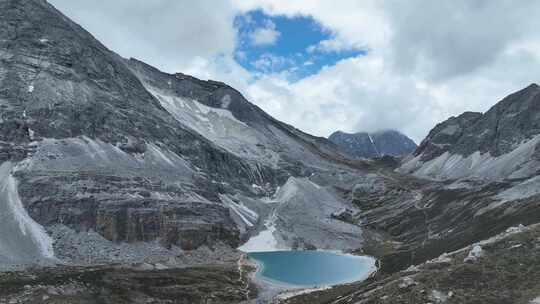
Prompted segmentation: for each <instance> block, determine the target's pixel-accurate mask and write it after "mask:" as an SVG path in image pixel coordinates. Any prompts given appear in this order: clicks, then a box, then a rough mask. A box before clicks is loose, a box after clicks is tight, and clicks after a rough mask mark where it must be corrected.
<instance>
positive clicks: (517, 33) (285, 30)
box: [49, 0, 540, 142]
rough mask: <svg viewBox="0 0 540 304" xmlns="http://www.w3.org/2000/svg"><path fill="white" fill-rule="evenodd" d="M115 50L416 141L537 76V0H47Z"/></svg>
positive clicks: (298, 112)
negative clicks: (431, 130)
mask: <svg viewBox="0 0 540 304" xmlns="http://www.w3.org/2000/svg"><path fill="white" fill-rule="evenodd" d="M49 1H50V2H51V3H52V4H53V5H55V6H56V7H57V8H58V9H60V10H61V11H62V12H64V13H65V14H66V15H68V16H69V17H71V18H72V19H74V20H75V21H76V22H78V23H80V24H81V25H82V26H83V27H85V28H86V29H87V30H88V31H90V32H91V33H92V34H93V35H94V36H96V37H97V38H98V39H99V40H101V41H102V42H103V43H104V44H105V45H106V46H108V47H109V48H110V49H112V50H114V51H116V52H118V53H119V54H120V55H122V56H124V57H134V58H138V59H140V60H143V61H145V62H147V63H150V64H152V65H154V66H156V67H158V68H160V69H162V70H164V71H166V72H183V73H187V74H192V75H194V76H197V77H199V78H203V79H215V80H221V81H224V82H227V83H229V84H230V85H232V86H234V87H235V88H237V89H238V90H240V91H241V92H242V93H243V94H244V95H245V96H246V97H247V98H248V99H249V100H250V101H252V102H254V103H256V104H257V105H259V106H260V107H262V108H263V109H264V110H266V111H267V112H269V113H270V114H271V115H273V116H275V117H277V118H278V119H280V120H283V121H285V122H287V123H290V124H292V125H294V126H296V127H298V128H300V129H302V130H304V131H307V132H309V133H312V134H315V135H320V136H328V135H329V134H330V133H332V132H333V131H335V130H343V131H346V132H356V131H375V130H380V129H388V128H393V129H397V130H400V131H402V132H404V133H405V134H407V135H409V136H411V137H412V138H413V139H414V140H415V141H417V142H419V141H421V140H422V139H423V137H424V136H425V135H426V134H427V132H428V131H429V130H430V129H431V128H432V127H433V126H434V125H435V124H436V123H438V122H440V121H442V120H444V119H446V118H448V117H449V116H452V115H458V114H460V113H462V112H463V111H482V112H483V111H486V110H487V109H489V108H490V107H491V106H492V105H493V104H494V103H496V102H497V101H498V100H500V99H501V98H503V97H504V96H506V95H508V94H509V93H512V92H513V91H516V90H519V89H521V88H524V87H526V86H527V85H529V84H530V83H532V82H540V31H538V28H540V18H537V16H539V15H540V1H535V0H530V1H529V0H521V1H511V0H506V1H505V0H493V1H489V0H476V1H469V0H448V1H445V0H443V1H431V0H408V1H398V0H385V1H377V0H373V1H370V0H363V1H358V0H340V1H335V0H319V1H315V0H199V1H191V0H115V1H109V0H94V1H73V0H49Z"/></svg>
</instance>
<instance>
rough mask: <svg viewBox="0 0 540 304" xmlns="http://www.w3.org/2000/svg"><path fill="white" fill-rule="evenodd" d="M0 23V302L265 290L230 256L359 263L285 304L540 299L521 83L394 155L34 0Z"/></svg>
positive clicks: (529, 140) (534, 183) (527, 95)
mask: <svg viewBox="0 0 540 304" xmlns="http://www.w3.org/2000/svg"><path fill="white" fill-rule="evenodd" d="M0 28H1V29H2V30H1V31H0V130H1V132H0V303H10V304H11V303H242V302H245V303H268V302H271V301H272V297H274V295H275V294H276V293H279V292H280V291H279V290H270V291H269V290H268V288H270V289H271V288H272V287H271V286H270V287H269V286H264V285H260V284H256V283H257V282H255V281H254V280H253V271H254V268H253V267H252V266H251V265H250V264H249V262H248V261H246V259H245V256H244V254H243V253H242V252H241V251H239V250H238V249H240V250H242V251H244V252H250V251H271V250H276V249H284V250H287V249H326V250H334V251H342V252H350V253H356V254H369V255H372V256H375V257H377V258H378V259H379V262H378V265H379V271H378V272H377V273H376V274H374V275H373V276H372V277H371V278H370V279H368V280H367V281H365V282H363V283H354V284H348V285H343V286H337V287H334V288H324V289H323V290H319V291H316V292H312V293H303V294H301V295H297V296H294V295H295V294H293V296H291V297H284V296H280V297H278V298H276V301H285V302H286V303H307V302H309V303H385V302H388V303H419V302H432V303H444V302H445V301H446V302H448V303H486V302H487V303H490V302H494V303H529V302H530V301H534V299H537V297H538V296H540V292H539V291H540V287H539V285H540V280H538V279H535V278H536V277H537V276H538V273H540V272H539V271H538V269H536V268H537V267H536V264H537V262H538V261H537V260H536V256H537V255H538V252H537V251H538V246H537V245H538V244H537V243H538V242H537V238H538V227H537V226H534V224H536V223H539V222H540V204H538V200H539V198H540V191H539V189H540V184H539V182H540V178H539V177H538V169H539V168H538V164H539V161H540V160H539V158H538V151H537V147H538V138H540V137H539V135H540V129H539V127H538V123H537V122H538V118H539V115H540V109H539V108H538V107H539V104H540V99H539V98H540V94H539V93H540V88H539V87H538V86H537V85H531V86H529V87H527V88H525V89H524V90H522V91H520V92H517V93H515V94H512V95H510V96H509V97H507V98H505V99H503V100H502V101H501V102H499V103H498V104H496V105H495V106H494V107H493V108H492V109H491V110H489V111H488V112H486V113H484V114H482V113H470V112H468V113H464V114H462V115H460V116H458V117H453V118H450V119H449V120H448V121H446V122H443V123H441V124H439V125H438V126H436V127H435V128H434V129H433V130H432V131H431V132H430V134H429V135H428V137H427V138H426V139H425V140H424V141H423V142H422V144H421V145H420V146H419V147H418V148H417V149H416V150H415V151H414V153H413V154H412V155H410V156H408V157H406V158H405V159H403V160H401V158H394V157H392V155H403V154H407V153H409V152H411V151H412V150H414V148H415V147H414V146H413V145H414V143H413V142H412V141H410V140H407V138H406V137H404V136H403V135H401V134H399V133H396V132H393V131H392V132H382V133H375V134H364V135H362V134H360V135H358V134H357V135H358V136H356V135H352V136H348V135H346V134H344V133H336V134H334V135H333V136H332V137H331V140H327V139H325V138H319V137H314V136H311V135H309V134H306V133H303V132H301V131H299V130H297V129H295V128H294V127H292V126H289V125H287V124H284V123H282V122H280V121H277V120H276V119H274V118H272V117H271V116H269V115H268V114H266V113H265V112H264V111H262V110H261V109H260V108H258V107H257V106H255V105H253V104H251V103H250V102H249V101H247V100H246V99H245V98H244V97H243V96H242V95H241V93H240V92H238V91H236V90H235V89H233V88H231V87H229V86H228V85H226V84H224V83H220V82H216V81H211V80H208V81H205V80H199V79H196V78H194V77H191V76H189V75H184V74H181V73H177V74H167V73H163V72H161V71H159V70H157V69H155V68H153V67H151V66H149V65H147V64H145V63H143V62H141V61H139V60H136V59H125V58H122V57H120V56H118V55H117V54H115V53H113V52H112V51H110V50H108V49H107V48H106V47H105V46H103V45H102V44H101V43H100V42H99V41H97V40H96V39H94V38H93V37H92V35H91V34H89V33H88V32H86V31H85V30H84V29H82V28H81V27H80V26H78V25H77V24H75V23H74V22H72V21H71V20H69V18H67V17H66V16H64V15H63V14H62V13H61V12H59V11H58V10H56V9H55V8H54V7H53V6H51V5H50V4H49V3H47V2H46V1H45V0H0ZM366 136H367V139H366ZM343 143H345V144H343ZM362 149H363V150H362ZM405 150H407V151H405ZM355 153H358V154H355ZM371 157H375V158H371ZM521 225H525V226H526V227H525V226H521ZM511 227H514V228H511ZM516 227H517V228H516ZM509 228H510V230H509ZM445 253H447V254H445ZM518 287H519V288H518ZM261 295H264V296H261ZM496 299H499V300H496ZM497 301H498V302H497ZM531 303H534V302H531Z"/></svg>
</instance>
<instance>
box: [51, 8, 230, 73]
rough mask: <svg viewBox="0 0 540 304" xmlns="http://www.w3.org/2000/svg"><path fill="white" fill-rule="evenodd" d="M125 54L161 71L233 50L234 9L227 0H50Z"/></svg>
mask: <svg viewBox="0 0 540 304" xmlns="http://www.w3.org/2000/svg"><path fill="white" fill-rule="evenodd" d="M49 2H50V3H51V4H53V5H54V6H56V7H57V8H58V9H60V10H61V11H62V12H63V13H65V14H66V15H68V16H69V17H70V18H72V19H74V20H75V21H76V22H77V23H79V24H81V25H82V26H83V27H84V28H85V29H86V30H88V31H89V32H90V33H92V34H93V35H94V36H96V38H97V39H98V40H100V41H101V42H102V43H103V44H105V45H106V46H107V47H109V48H110V49H112V50H114V51H115V52H117V53H119V54H120V55H121V56H124V57H135V58H138V59H141V60H143V61H145V62H147V63H149V64H152V65H154V66H156V67H158V68H160V69H162V70H164V71H168V72H177V71H182V70H185V69H187V68H188V67H189V66H190V65H191V64H192V62H193V61H197V60H198V59H197V58H199V57H203V58H207V59H209V58H213V57H215V56H219V55H221V54H230V53H231V52H233V51H234V48H235V42H236V31H235V29H234V28H233V20H234V17H235V15H236V13H237V10H236V9H235V8H234V7H233V6H232V5H231V4H230V3H229V2H228V1H213V0H200V1H186V0H152V1H147V0H115V1H110V0H94V1H73V0H49Z"/></svg>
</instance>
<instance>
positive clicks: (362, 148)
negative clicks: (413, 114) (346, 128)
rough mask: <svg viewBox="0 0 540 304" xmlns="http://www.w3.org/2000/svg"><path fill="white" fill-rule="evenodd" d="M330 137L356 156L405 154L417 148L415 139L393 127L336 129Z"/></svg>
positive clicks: (341, 148)
mask: <svg viewBox="0 0 540 304" xmlns="http://www.w3.org/2000/svg"><path fill="white" fill-rule="evenodd" d="M328 139H329V140H330V141H332V142H333V143H335V144H336V145H337V146H338V147H339V148H340V150H342V151H343V152H345V153H347V154H348V155H350V156H352V157H354V158H373V157H382V156H385V155H390V156H403V155H407V154H409V153H411V152H413V151H414V150H415V149H416V148H417V145H416V143H415V142H414V141H413V140H411V139H410V138H408V137H407V136H406V135H404V134H403V133H400V132H399V131H396V130H392V129H387V130H379V131H376V132H356V133H346V132H343V131H336V132H334V133H332V134H331V135H330V136H329V137H328Z"/></svg>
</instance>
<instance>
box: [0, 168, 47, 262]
mask: <svg viewBox="0 0 540 304" xmlns="http://www.w3.org/2000/svg"><path fill="white" fill-rule="evenodd" d="M13 169H14V166H13V165H12V164H11V163H10V162H5V163H3V164H2V165H1V166H0V198H1V199H0V210H1V212H0V219H1V220H0V227H1V229H0V231H2V233H1V234H0V256H4V257H6V258H8V260H12V261H20V262H30V263H33V262H36V260H42V259H52V258H54V251H53V245H52V244H53V241H52V239H51V237H50V236H49V235H48V234H47V233H46V232H45V229H44V228H43V227H42V226H41V225H39V224H38V223H36V222H35V221H34V220H33V219H32V218H31V217H30V215H28V212H27V211H26V209H25V208H24V206H23V204H22V202H21V199H20V197H19V192H18V190H17V181H16V180H15V178H14V177H13V175H12V174H11V173H12V170H13ZM15 169H16V168H15ZM21 260H22V261H21Z"/></svg>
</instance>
